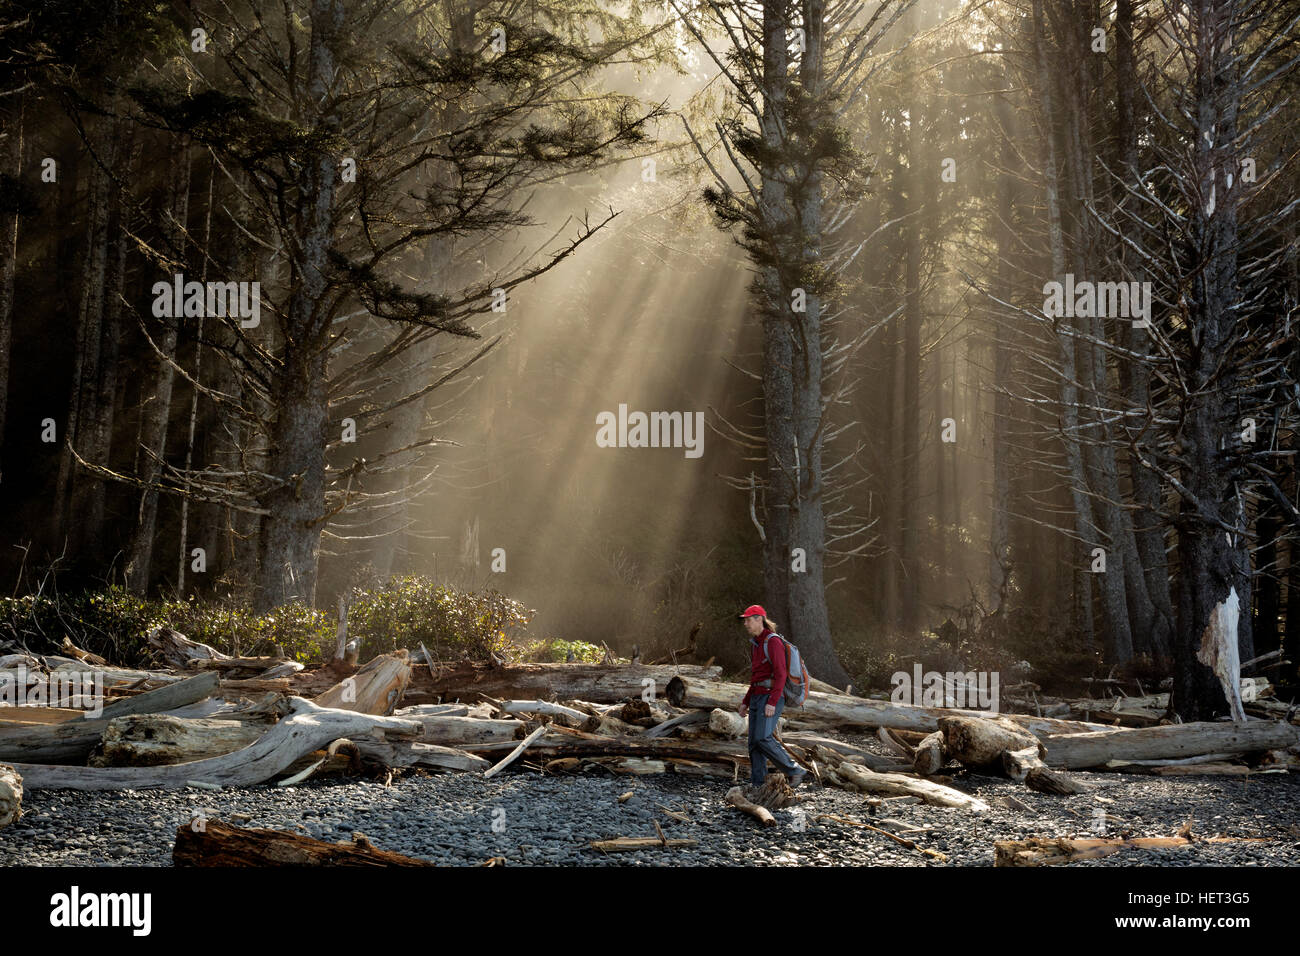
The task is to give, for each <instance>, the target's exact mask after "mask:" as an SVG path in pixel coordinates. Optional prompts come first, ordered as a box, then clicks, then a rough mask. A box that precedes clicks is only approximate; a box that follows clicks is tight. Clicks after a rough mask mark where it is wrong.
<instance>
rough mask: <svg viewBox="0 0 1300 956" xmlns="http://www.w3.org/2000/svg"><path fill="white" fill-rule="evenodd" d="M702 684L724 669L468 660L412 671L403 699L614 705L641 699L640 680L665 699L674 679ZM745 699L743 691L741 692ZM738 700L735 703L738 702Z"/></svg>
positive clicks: (417, 667) (711, 667) (417, 700)
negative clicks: (505, 664) (496, 663)
mask: <svg viewBox="0 0 1300 956" xmlns="http://www.w3.org/2000/svg"><path fill="white" fill-rule="evenodd" d="M679 673H680V674H685V675H687V676H690V677H692V678H695V679H699V680H702V681H708V680H716V679H717V678H718V676H719V675H720V674H721V673H722V668H720V667H718V666H716V665H711V666H708V667H705V666H702V665H695V664H682V665H680V666H674V665H671V664H664V665H648V664H512V665H510V666H509V667H490V666H488V665H487V664H480V663H478V662H472V661H462V662H458V663H453V664H440V665H439V666H438V667H437V668H436V672H435V673H434V674H433V675H430V673H429V668H427V667H425V666H423V665H417V666H416V667H414V668H413V677H412V681H411V687H410V688H409V690H408V692H407V698H408V700H410V701H411V702H412V703H425V702H428V703H437V702H439V699H442V700H453V699H457V698H459V699H461V700H473V699H475V697H476V695H478V694H486V695H488V696H489V697H495V698H498V699H501V700H507V699H509V700H525V699H533V698H537V699H548V698H555V699H560V700H565V699H569V698H577V699H579V700H586V701H593V702H596V703H607V704H618V703H622V702H623V701H625V700H626V699H627V698H629V697H640V696H641V692H642V689H643V687H642V681H643V680H647V679H649V680H652V681H654V685H653V687H654V691H655V694H656V696H660V697H662V696H664V694H665V693H666V690H667V687H668V682H669V681H670V680H672V678H673V677H674V676H676V675H677V674H679ZM741 694H742V696H743V694H744V691H743V690H742V691H741ZM739 700H740V698H739V697H737V698H736V701H737V702H739Z"/></svg>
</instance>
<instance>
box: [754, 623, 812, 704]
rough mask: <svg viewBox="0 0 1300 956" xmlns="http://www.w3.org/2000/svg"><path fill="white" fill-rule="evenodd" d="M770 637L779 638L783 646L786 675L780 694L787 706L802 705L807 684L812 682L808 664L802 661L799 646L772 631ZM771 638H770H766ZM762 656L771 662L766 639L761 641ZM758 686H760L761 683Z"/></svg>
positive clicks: (770, 683) (805, 696) (805, 697)
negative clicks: (783, 687)
mask: <svg viewBox="0 0 1300 956" xmlns="http://www.w3.org/2000/svg"><path fill="white" fill-rule="evenodd" d="M772 637H779V638H781V643H782V644H783V645H784V646H785V663H786V673H787V675H788V676H787V677H786V679H785V689H784V691H783V692H782V694H781V697H782V699H783V700H784V701H785V705H786V706H787V707H802V706H803V704H804V701H806V700H807V699H808V685H809V684H811V683H812V676H811V675H810V674H809V673H808V665H807V664H805V663H804V662H803V657H802V656H800V654H799V648H797V647H795V646H794V645H793V644H791V643H790V642H789V641H787V640H786V639H785V638H784V637H781V635H780V634H777V633H775V632H773V634H772ZM768 640H771V638H768ZM763 657H764V658H766V659H767V661H768V662H769V663H771V660H772V658H771V656H770V655H769V654H768V653H767V641H764V642H763ZM766 683H767V686H768V687H771V686H772V682H771V681H770V680H768V681H767V682H766ZM758 686H760V687H762V686H763V685H762V684H759V685H758Z"/></svg>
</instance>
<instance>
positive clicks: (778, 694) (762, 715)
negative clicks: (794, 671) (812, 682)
mask: <svg viewBox="0 0 1300 956" xmlns="http://www.w3.org/2000/svg"><path fill="white" fill-rule="evenodd" d="M739 617H740V619H741V620H742V621H744V622H745V630H746V631H748V632H749V645H750V655H749V661H750V665H749V666H750V677H749V690H748V691H746V692H745V698H744V700H742V701H741V702H740V708H739V710H740V716H741V717H746V716H748V717H749V765H750V782H752V783H753V784H754V786H755V787H759V786H762V784H763V780H764V779H765V778H766V777H767V761H768V758H769V757H770V758H771V760H772V762H773V763H774V764H776V765H777V766H778V767H779V768H780V769H781V770H782V771H784V772H785V775H786V777H787V779H788V780H789V781H790V786H791V787H797V786H799V782H800V781H801V780H803V778H804V775H805V774H806V773H807V771H806V770H804V769H803V768H802V767H800V766H799V765H798V764H796V763H795V762H794V761H793V760H792V759H791V758H790V755H789V754H788V753H786V750H785V748H784V747H782V746H781V744H780V743H779V742H777V740H776V738H775V737H773V736H772V735H773V733H774V732H775V731H776V722H777V718H779V717H780V716H781V711H782V710H784V709H785V693H784V692H785V682H786V677H787V676H788V675H787V666H786V650H785V642H784V640H783V639H782V637H781V635H779V634H777V633H776V625H775V624H773V623H772V622H771V621H770V620H768V617H767V612H766V611H764V610H763V608H762V607H761V606H760V605H758V604H753V605H751V606H749V607H747V608H745V610H744V611H743V612H742V613H741V614H740V615H739ZM769 642H770V643H769ZM765 647H766V653H765V652H764V648H765ZM751 701H752V702H753V704H754V707H753V709H752V710H751V709H750V706H749V705H750V702H751Z"/></svg>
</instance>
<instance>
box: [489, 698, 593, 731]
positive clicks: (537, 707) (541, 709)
mask: <svg viewBox="0 0 1300 956" xmlns="http://www.w3.org/2000/svg"><path fill="white" fill-rule="evenodd" d="M496 708H497V710H499V711H501V713H503V714H545V715H546V716H548V717H567V718H569V719H570V720H572V721H574V723H573V724H572V726H574V727H581V726H582V725H583V724H584V723H586V722H587V718H588V716H590V715H588V714H584V713H583V712H582V711H580V710H574V709H573V708H572V707H565V706H564V705H563V704H556V703H552V702H551V701H547V700H503V701H501V702H500V703H498V704H497V705H496Z"/></svg>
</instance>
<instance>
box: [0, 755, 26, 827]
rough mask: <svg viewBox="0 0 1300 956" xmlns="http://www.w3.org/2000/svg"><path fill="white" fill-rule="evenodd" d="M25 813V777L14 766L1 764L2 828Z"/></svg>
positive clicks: (0, 803) (0, 822)
mask: <svg viewBox="0 0 1300 956" xmlns="http://www.w3.org/2000/svg"><path fill="white" fill-rule="evenodd" d="M22 815H23V778H22V777H21V776H20V775H19V773H18V771H17V770H15V769H14V768H13V767H9V766H6V765H5V764H0V830H3V829H4V828H5V827H7V826H9V824H11V823H13V822H14V821H15V820H17V819H18V818H19V817H21V816H22Z"/></svg>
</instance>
